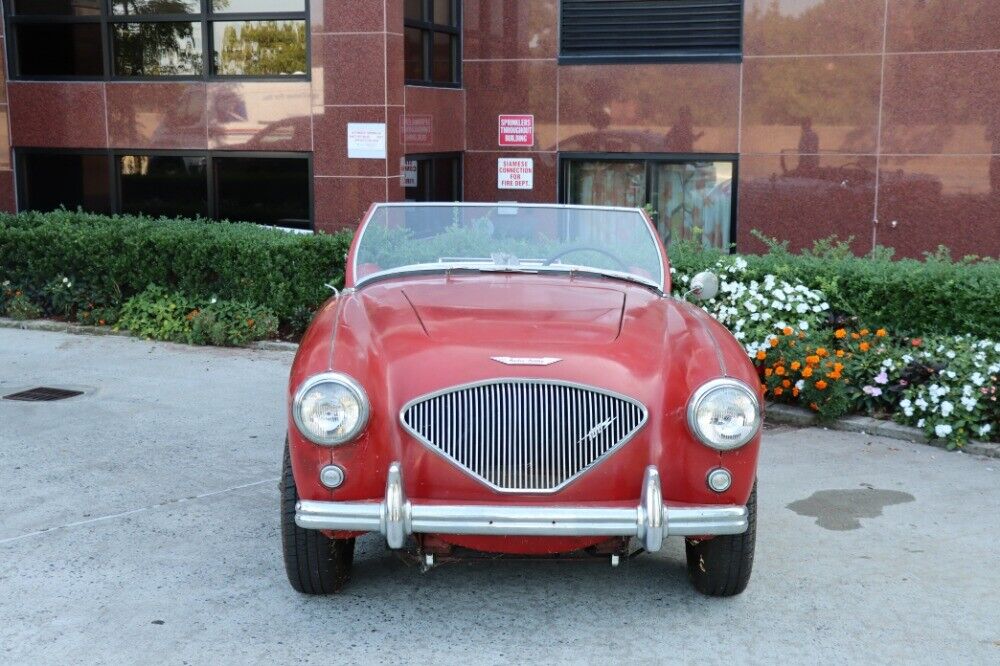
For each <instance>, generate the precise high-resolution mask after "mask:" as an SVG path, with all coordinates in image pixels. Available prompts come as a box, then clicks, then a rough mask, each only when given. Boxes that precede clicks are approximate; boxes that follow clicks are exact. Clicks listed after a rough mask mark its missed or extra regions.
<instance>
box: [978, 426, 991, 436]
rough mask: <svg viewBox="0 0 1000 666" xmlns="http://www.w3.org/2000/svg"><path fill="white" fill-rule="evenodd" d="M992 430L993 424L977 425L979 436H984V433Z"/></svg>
mask: <svg viewBox="0 0 1000 666" xmlns="http://www.w3.org/2000/svg"><path fill="white" fill-rule="evenodd" d="M991 430H993V426H992V425H990V424H989V423H987V424H986V425H982V426H979V436H980V437H984V436H985V435H986V433H988V432H989V431H991Z"/></svg>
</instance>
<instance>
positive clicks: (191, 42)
mask: <svg viewBox="0 0 1000 666" xmlns="http://www.w3.org/2000/svg"><path fill="white" fill-rule="evenodd" d="M114 53H115V67H114V72H115V75H116V76H199V75H201V72H202V70H201V64H202V50H201V30H200V28H199V27H198V24H197V23H159V22H157V23H119V24H116V25H115V26H114Z"/></svg>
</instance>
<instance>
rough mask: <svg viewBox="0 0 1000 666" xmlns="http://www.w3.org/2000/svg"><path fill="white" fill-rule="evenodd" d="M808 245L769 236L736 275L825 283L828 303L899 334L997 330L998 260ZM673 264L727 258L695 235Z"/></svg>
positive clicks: (703, 265) (680, 267) (689, 266)
mask: <svg viewBox="0 0 1000 666" xmlns="http://www.w3.org/2000/svg"><path fill="white" fill-rule="evenodd" d="M816 245H817V247H816V248H814V250H813V251H811V252H806V253H803V254H791V253H789V252H787V251H785V250H784V248H783V247H782V246H781V245H780V244H772V245H771V250H770V252H769V253H768V254H764V255H741V257H742V259H744V260H745V261H746V262H747V267H746V270H745V271H744V277H743V278H741V279H747V280H757V281H760V282H763V281H764V279H765V277H766V276H767V275H772V276H774V278H776V279H777V280H778V281H787V282H789V283H792V284H802V285H804V286H806V287H808V288H810V289H815V290H819V291H822V292H823V294H824V295H825V296H826V300H827V301H828V302H829V303H830V307H831V308H832V309H833V310H836V311H839V312H844V313H848V314H850V315H852V316H854V317H857V318H858V319H859V320H860V321H863V322H878V323H879V324H880V325H883V326H888V327H889V328H890V329H892V330H893V331H895V332H897V333H899V334H903V335H938V334H939V335H966V334H967V335H974V336H977V337H991V336H995V335H996V331H998V330H1000V307H998V305H997V303H998V300H997V299H998V297H997V294H1000V262H998V261H994V260H989V259H963V260H960V261H953V260H952V259H951V258H950V257H949V256H948V254H947V252H938V253H936V254H933V255H929V256H927V257H926V258H925V259H924V260H923V261H918V260H915V259H902V260H898V261H894V260H892V258H891V252H889V251H886V250H880V251H879V252H876V253H875V254H874V256H871V257H856V256H854V255H852V254H850V252H846V251H843V244H839V243H833V242H830V241H820V242H818V243H817V244H816ZM670 258H671V264H672V266H673V267H674V268H675V269H676V270H677V271H678V272H679V273H681V274H687V275H693V274H694V273H697V272H698V271H699V270H705V269H709V268H712V267H713V266H714V265H715V263H716V262H717V261H719V260H720V259H723V260H725V261H728V259H725V258H724V255H722V254H721V253H719V252H714V251H706V250H703V249H702V248H701V247H700V246H698V245H696V244H694V243H674V244H673V245H672V246H671V248H670Z"/></svg>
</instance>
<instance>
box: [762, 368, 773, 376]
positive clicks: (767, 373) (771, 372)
mask: <svg viewBox="0 0 1000 666" xmlns="http://www.w3.org/2000/svg"><path fill="white" fill-rule="evenodd" d="M773 374H774V370H772V369H771V368H764V376H765V377H770V376H771V375H773Z"/></svg>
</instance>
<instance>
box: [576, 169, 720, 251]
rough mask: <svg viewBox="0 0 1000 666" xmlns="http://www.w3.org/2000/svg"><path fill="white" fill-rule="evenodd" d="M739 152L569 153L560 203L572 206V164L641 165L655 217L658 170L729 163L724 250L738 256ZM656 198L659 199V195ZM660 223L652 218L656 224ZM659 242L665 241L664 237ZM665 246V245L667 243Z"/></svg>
mask: <svg viewBox="0 0 1000 666" xmlns="http://www.w3.org/2000/svg"><path fill="white" fill-rule="evenodd" d="M739 157H740V156H739V155H738V154H736V153H599V152H598V153H595V152H566V153H559V167H558V170H557V176H558V182H557V183H556V189H557V191H558V192H559V203H561V204H566V203H569V193H570V186H571V184H570V178H569V168H570V164H571V163H572V162H642V163H643V166H644V167H645V170H646V193H645V197H644V198H645V200H646V205H647V206H648V205H652V206H653V209H654V215H655V214H656V211H657V209H658V208H659V200H658V199H656V200H654V196H653V195H654V194H657V192H658V189H659V188H658V187H657V185H658V176H657V174H656V167H657V166H659V165H661V164H690V163H691V162H729V163H730V164H732V165H733V180H732V205H731V206H730V211H729V218H730V219H729V247H728V248H721V250H722V251H724V252H728V253H729V254H736V252H737V245H738V237H737V235H736V233H737V230H738V226H737V222H738V217H739V215H738V213H739V206H738V202H739V181H740V178H739V169H740V159H739ZM657 196H659V195H658V194H657ZM656 224H657V220H656V218H655V217H653V225H654V226H656ZM660 240H663V239H662V238H661V239H660ZM664 244H666V243H665V242H664Z"/></svg>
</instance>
